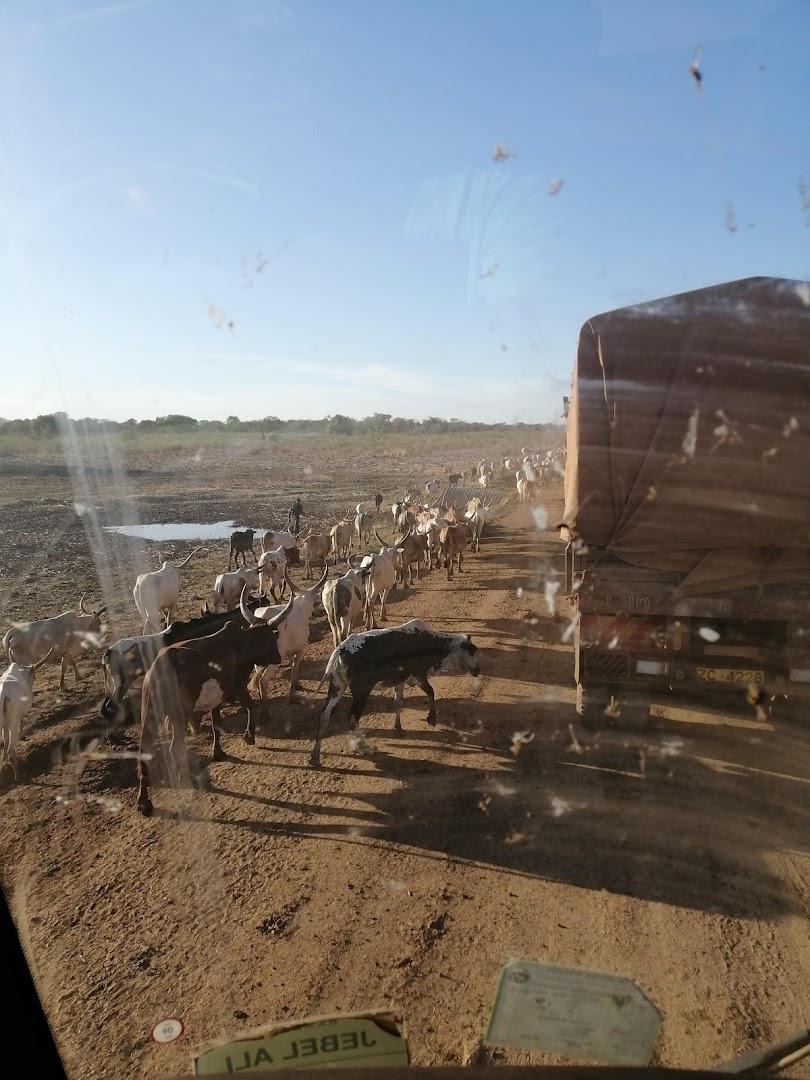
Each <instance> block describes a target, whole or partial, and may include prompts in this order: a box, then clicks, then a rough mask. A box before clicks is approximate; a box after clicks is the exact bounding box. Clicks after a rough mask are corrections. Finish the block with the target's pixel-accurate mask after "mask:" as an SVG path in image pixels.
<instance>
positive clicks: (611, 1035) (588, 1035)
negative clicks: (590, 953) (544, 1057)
mask: <svg viewBox="0 0 810 1080" xmlns="http://www.w3.org/2000/svg"><path fill="white" fill-rule="evenodd" d="M660 1026H661V1014H660V1013H659V1012H658V1010H657V1009H656V1007H655V1006H654V1005H653V1004H652V1002H651V1001H650V1000H649V998H647V996H646V995H645V994H644V993H643V991H641V990H640V989H639V988H638V987H637V986H636V985H635V983H633V982H632V981H631V980H630V979H627V978H625V977H624V976H622V975H611V974H608V973H605V972H601V971H588V970H586V969H585V968H567V967H557V966H556V965H553V964H538V963H536V962H534V961H531V960H514V961H510V962H509V963H508V964H506V965H505V966H504V967H503V969H502V970H501V975H500V980H499V983H498V990H497V994H496V996H495V1004H494V1006H493V1009H492V1015H491V1017H490V1021H489V1028H488V1030H487V1034H486V1039H485V1042H486V1043H487V1044H488V1045H490V1046H507V1047H512V1048H514V1049H517V1050H533V1051H536V1052H538V1053H543V1054H558V1055H560V1056H562V1057H566V1058H572V1059H576V1060H578V1061H598V1062H604V1063H605V1064H609V1065H646V1064H647V1063H648V1062H649V1060H650V1054H651V1053H652V1048H653V1044H654V1043H655V1040H656V1037H657V1035H658V1031H659V1028H660Z"/></svg>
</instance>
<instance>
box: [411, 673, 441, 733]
mask: <svg viewBox="0 0 810 1080" xmlns="http://www.w3.org/2000/svg"><path fill="white" fill-rule="evenodd" d="M416 682H417V684H418V685H419V686H420V687H421V689H422V690H424V692H425V693H426V694H427V699H428V701H429V702H430V708H429V709H428V715H427V722H428V723H429V724H430V726H431V727H435V726H436V719H437V717H436V695H435V694H434V693H433V687H432V686H431V685H430V683H429V682H428V680H427V675H417V676H416Z"/></svg>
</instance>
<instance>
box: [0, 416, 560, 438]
mask: <svg viewBox="0 0 810 1080" xmlns="http://www.w3.org/2000/svg"><path fill="white" fill-rule="evenodd" d="M68 428H72V429H73V430H75V431H76V432H78V433H79V434H81V433H103V432H109V433H115V434H123V435H126V434H136V433H138V432H148V431H166V432H171V433H174V434H183V433H185V432H195V431H197V432H201V431H226V432H234V433H245V434H254V435H256V436H258V437H260V438H267V437H268V436H279V435H284V434H297V435H298V434H304V435H407V434H419V433H426V434H443V433H446V432H472V431H499V430H502V431H514V430H527V431H533V432H537V433H538V434H546V433H552V432H555V431H557V430H558V429H559V425H556V424H524V423H515V424H506V423H500V424H485V423H482V422H478V421H472V420H459V419H458V418H457V417H451V418H450V419H449V420H445V419H443V418H442V417H440V416H429V417H427V418H426V419H425V420H413V419H410V418H408V417H404V416H392V415H391V414H390V413H374V414H373V415H372V416H366V417H364V418H363V419H362V420H356V419H355V418H354V417H351V416H344V415H342V414H341V413H336V414H335V415H334V416H324V417H322V418H321V419H319V420H281V419H279V417H277V416H265V417H263V418H262V419H261V420H240V419H239V417H238V416H228V417H227V418H226V419H225V420H195V418H194V417H193V416H183V415H182V414H180V413H170V414H169V415H168V416H157V417H155V418H154V419H153V420H135V419H134V418H131V419H129V420H121V421H118V420H101V419H97V418H96V417H90V416H85V417H82V418H81V419H78V420H71V419H70V417H69V416H68V415H67V413H64V412H56V413H47V414H43V415H42V416H35V417H32V418H31V419H25V420H4V419H2V418H0V434H21V435H33V436H36V437H40V438H55V437H57V436H58V435H59V434H60V433H61V432H62V431H65V430H67V429H68Z"/></svg>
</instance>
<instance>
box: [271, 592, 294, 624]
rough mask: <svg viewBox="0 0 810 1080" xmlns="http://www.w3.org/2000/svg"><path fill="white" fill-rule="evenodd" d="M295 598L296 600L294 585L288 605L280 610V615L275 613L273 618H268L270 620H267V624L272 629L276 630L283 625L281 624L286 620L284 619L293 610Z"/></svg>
mask: <svg viewBox="0 0 810 1080" xmlns="http://www.w3.org/2000/svg"><path fill="white" fill-rule="evenodd" d="M294 600H295V596H294V595H293V593H292V587H291V589H290V599H289V600H288V601H287V606H286V607H285V608H284V610H283V611H280V612H279V613H278V615H274V616H273V618H272V619H270V620H268V622H267V626H268V627H269V628H270V629H271V630H275V629H277V628H278V627H279V626H281V624H282V623H283V622H284V620H285V619H286V618H287V616H288V615H289V614H290V612H291V611H292V606H293V601H294Z"/></svg>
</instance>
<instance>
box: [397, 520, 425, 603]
mask: <svg viewBox="0 0 810 1080" xmlns="http://www.w3.org/2000/svg"><path fill="white" fill-rule="evenodd" d="M396 547H397V550H398V551H399V552H400V560H399V562H400V566H399V571H398V573H397V580H398V581H401V582H402V585H403V587H404V588H406V589H407V588H408V586H412V585H413V567H414V565H416V580H417V581H418V580H419V565H420V563H428V562H429V550H428V538H427V536H426V534H425V533H418V532H411V531H408V532H406V533H405V535H404V536H403V537H402V538H401V539H400V540H397V542H396ZM406 570H407V573H408V580H407V581H405V572H406Z"/></svg>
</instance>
